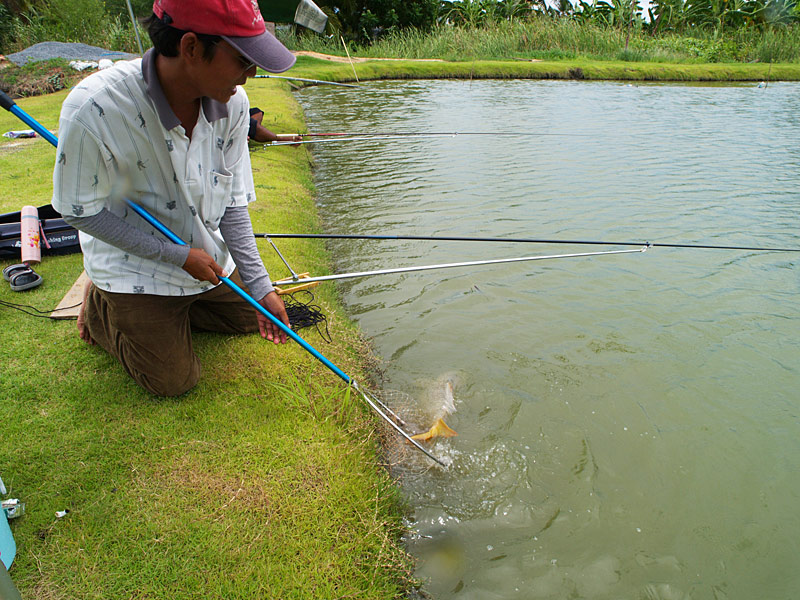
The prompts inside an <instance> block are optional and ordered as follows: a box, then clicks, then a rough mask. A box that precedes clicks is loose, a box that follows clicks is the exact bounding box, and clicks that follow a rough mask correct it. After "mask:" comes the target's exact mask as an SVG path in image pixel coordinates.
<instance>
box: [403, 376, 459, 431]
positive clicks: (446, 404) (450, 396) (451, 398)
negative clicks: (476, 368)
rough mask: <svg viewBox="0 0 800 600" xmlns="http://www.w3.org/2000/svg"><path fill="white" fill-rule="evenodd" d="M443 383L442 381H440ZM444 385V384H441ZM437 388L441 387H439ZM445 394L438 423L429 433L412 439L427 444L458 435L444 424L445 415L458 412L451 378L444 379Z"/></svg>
mask: <svg viewBox="0 0 800 600" xmlns="http://www.w3.org/2000/svg"><path fill="white" fill-rule="evenodd" d="M440 381H441V379H440ZM440 385H442V384H440ZM436 387H439V386H438V385H437V386H436ZM443 388H444V394H443V396H442V404H441V408H440V409H439V411H438V413H439V414H438V418H437V419H436V422H435V423H434V424H433V427H431V428H430V429H429V430H428V431H426V432H424V433H418V434H417V435H412V436H411V439H414V440H417V441H421V442H427V441H429V440H432V439H434V438H437V437H453V436H455V435H458V434H457V433H456V432H455V431H453V429H451V428H450V427H448V425H447V423H445V422H444V417H445V415H449V414H451V413H453V412H455V410H456V397H455V390H454V389H453V380H452V378H450V377H445V378H444V383H443Z"/></svg>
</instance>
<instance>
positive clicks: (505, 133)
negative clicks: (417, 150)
mask: <svg viewBox="0 0 800 600" xmlns="http://www.w3.org/2000/svg"><path fill="white" fill-rule="evenodd" d="M291 135H299V136H302V137H336V136H348V135H349V136H356V135H357V136H368V135H371V136H381V135H402V136H420V137H425V136H431V135H452V136H457V135H492V136H501V137H503V136H547V135H554V136H569V137H587V135H586V134H582V133H538V132H533V131H387V132H344V131H334V132H327V133H295V134H291Z"/></svg>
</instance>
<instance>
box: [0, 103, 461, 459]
mask: <svg viewBox="0 0 800 600" xmlns="http://www.w3.org/2000/svg"><path fill="white" fill-rule="evenodd" d="M0 106H2V107H3V108H5V109H6V110H8V111H10V112H11V113H12V114H14V115H16V116H17V117H19V118H20V119H21V120H22V121H24V122H25V123H26V124H28V125H29V126H30V127H31V128H32V129H33V130H34V131H36V132H37V133H39V134H40V135H41V136H42V137H43V138H45V139H46V140H47V141H48V142H50V143H51V144H52V145H53V146H54V147H58V138H57V137H56V136H54V135H53V134H52V133H50V132H49V131H48V130H47V129H45V128H44V126H42V124H41V123H39V122H38V121H37V120H36V119H34V118H33V117H31V116H30V115H29V114H28V113H26V112H25V111H24V110H22V109H21V108H19V106H17V104H16V102H14V101H13V100H12V99H11V98H9V97H8V96H7V95H6V94H5V92H2V91H0ZM45 134H46V135H45ZM125 203H126V204H127V205H128V206H129V207H130V208H131V209H133V210H134V211H135V212H136V214H138V215H139V216H140V217H142V218H143V219H144V220H145V221H147V222H148V223H149V224H150V225H152V226H153V227H155V228H156V229H157V230H158V231H159V232H161V234H163V235H164V236H165V237H166V238H167V239H169V240H170V241H171V242H173V243H175V244H178V245H179V246H186V245H187V244H186V242H184V241H183V240H182V239H181V238H180V237H178V236H177V235H176V234H175V233H174V232H173V231H172V230H171V229H169V228H168V227H167V226H166V225H164V224H163V223H162V222H161V221H159V220H158V219H157V218H156V217H154V216H153V215H151V214H150V213H149V212H148V211H147V210H146V209H144V208H143V207H141V206H139V205H138V204H136V203H135V202H134V201H133V200H130V199H128V198H125ZM219 279H220V281H221V282H222V283H224V284H225V285H227V286H228V287H229V288H231V289H232V290H233V291H234V292H235V293H236V294H238V295H239V296H240V297H241V298H242V299H243V300H244V301H246V302H247V303H248V304H249V305H250V306H252V307H253V308H254V309H256V310H257V311H258V312H260V313H261V314H262V315H264V316H265V317H267V318H268V319H269V320H270V321H272V322H273V323H274V324H275V325H277V326H278V328H280V329H281V331H283V332H284V333H285V334H286V335H288V336H289V337H290V338H291V339H293V340H294V341H295V342H297V343H298V344H300V346H301V347H302V348H303V349H304V350H305V351H306V352H308V353H309V354H311V355H312V356H313V357H314V358H316V359H317V360H318V361H320V362H321V363H322V364H323V365H325V366H326V367H327V368H328V369H330V371H331V372H333V373H334V374H335V375H336V376H337V377H339V378H340V379H341V380H342V381H344V382H345V383H346V384H348V385H349V386H351V387H352V388H353V389H354V390H356V391H357V392H358V393H359V394H361V397H362V398H364V400H365V401H366V402H367V404H368V405H369V406H370V408H372V409H373V410H374V411H375V412H376V413H378V415H379V416H380V417H381V418H382V419H383V420H384V421H386V422H387V423H388V424H389V425H390V426H391V427H392V428H394V429H395V430H396V431H397V432H398V433H399V434H400V435H402V436H403V437H404V438H405V439H406V440H407V441H408V442H410V443H411V444H413V445H414V446H415V447H416V448H417V449H418V450H420V451H421V452H423V453H424V454H425V455H426V456H427V457H428V458H430V459H431V460H433V461H434V462H436V463H438V464H439V465H441V466H446V465H445V464H444V463H443V462H442V461H441V460H439V459H438V458H436V456H434V455H433V454H431V453H430V452H429V451H428V450H427V449H426V448H424V447H423V446H422V445H421V444H420V443H419V442H418V441H417V440H415V439H413V438H412V437H411V436H410V435H409V434H408V433H406V431H405V430H404V429H403V428H402V427H401V426H400V425H399V424H398V423H397V422H396V421H395V419H396V420H397V421H400V423H403V420H402V419H401V418H400V417H399V416H398V415H396V414H395V413H394V412H392V410H391V409H390V408H389V407H388V406H386V405H385V404H384V403H383V402H381V401H380V400H379V399H378V398H376V397H375V396H373V395H372V394H370V393H368V392H367V391H366V390H364V389H362V388H361V387H360V386H359V385H358V383H357V382H356V381H355V379H353V378H352V377H350V376H349V375H348V374H347V373H345V372H344V371H342V370H341V369H340V368H339V367H337V366H336V365H335V364H333V363H332V362H331V361H330V360H328V358H327V357H326V356H325V355H323V354H322V353H321V352H319V351H318V350H317V349H316V348H314V347H313V346H312V345H311V344H309V343H308V342H307V341H305V340H304V339H303V338H302V337H300V336H299V335H298V334H297V333H295V331H293V330H292V328H291V327H289V326H287V325H286V324H285V323H284V322H283V321H281V320H280V319H279V318H277V317H276V316H275V315H273V314H272V313H271V312H269V311H268V310H267V309H266V308H264V307H263V306H261V304H259V303H258V302H257V301H256V300H255V298H253V297H252V296H251V295H250V294H248V293H247V292H245V291H244V290H243V289H242V288H241V287H239V286H238V285H237V284H236V283H235V282H233V281H231V279H230V278H229V277H220V278H219ZM379 405H380V406H379ZM384 411H385V412H384ZM387 412H388V413H389V414H391V415H392V417H394V418H392V417H390V416H389V415H388V414H386V413H387Z"/></svg>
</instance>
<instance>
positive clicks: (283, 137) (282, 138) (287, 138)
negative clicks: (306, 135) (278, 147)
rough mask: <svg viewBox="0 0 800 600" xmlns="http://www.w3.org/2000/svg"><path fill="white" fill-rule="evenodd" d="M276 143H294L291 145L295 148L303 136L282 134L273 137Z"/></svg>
mask: <svg viewBox="0 0 800 600" xmlns="http://www.w3.org/2000/svg"><path fill="white" fill-rule="evenodd" d="M275 141H276V142H296V143H294V144H292V146H293V147H295V148H296V147H297V146H299V145H300V142H302V141H303V136H302V135H298V134H296V133H282V134H280V135H277V136H276V137H275Z"/></svg>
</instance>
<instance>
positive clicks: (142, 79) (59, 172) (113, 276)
mask: <svg viewBox="0 0 800 600" xmlns="http://www.w3.org/2000/svg"><path fill="white" fill-rule="evenodd" d="M155 56H156V55H155V53H154V52H153V51H152V50H149V51H148V52H146V53H145V55H144V57H143V58H141V59H136V60H132V61H127V62H118V63H116V64H115V65H114V67H112V68H109V69H105V70H103V71H98V72H97V73H95V74H93V75H91V76H89V77H87V78H86V79H84V80H83V81H82V82H81V83H80V84H78V85H77V86H76V87H75V88H74V89H73V90H72V92H70V94H69V95H68V96H67V98H66V100H65V101H64V104H63V106H62V108H61V118H60V121H59V140H58V150H57V159H56V167H55V170H54V172H53V200H52V203H53V207H54V208H55V209H56V210H57V211H59V212H60V213H61V214H64V215H72V216H75V217H88V216H92V215H95V214H97V213H99V212H100V211H101V210H102V209H103V208H106V209H108V210H109V211H111V212H112V213H114V214H116V215H117V216H119V217H121V218H123V219H124V220H126V221H128V222H129V223H131V224H132V225H133V226H135V227H137V228H138V229H140V230H142V231H146V232H149V233H152V234H153V235H157V236H161V234H160V233H158V232H157V231H156V230H155V229H154V228H153V227H152V226H151V225H149V224H147V223H146V222H145V221H144V220H143V219H142V218H141V217H140V216H138V215H137V214H136V213H135V212H134V211H133V210H132V209H131V208H129V207H128V206H127V205H126V204H125V202H124V200H123V199H122V198H130V199H131V200H133V201H134V202H136V203H137V204H139V205H140V206H143V207H144V208H145V209H146V210H147V211H148V212H150V213H151V214H152V215H154V216H155V217H156V218H157V219H158V220H159V221H161V222H162V223H163V224H164V225H166V226H167V227H168V228H169V229H171V230H172V231H173V232H174V233H175V234H176V235H177V236H178V237H180V238H181V239H182V240H183V241H185V242H186V243H187V244H188V245H189V246H191V247H194V248H203V249H204V250H205V251H206V252H208V254H209V255H211V257H212V258H213V259H214V260H215V261H216V262H217V263H218V264H219V265H220V266H221V267H222V268H223V269H225V270H226V271H227V272H228V273H232V272H233V269H234V261H233V259H232V258H231V255H230V252H229V251H228V248H227V246H226V245H225V242H224V240H223V238H222V234H221V233H220V231H219V222H220V219H221V218H222V216H223V214H224V213H225V209H226V208H228V207H229V206H247V204H248V203H249V202H251V201H253V200H255V186H254V184H253V174H252V171H251V167H250V154H249V152H248V149H247V130H248V126H249V122H250V115H249V110H248V109H249V103H248V99H247V94H246V93H245V91H244V90H243V89H242V88H241V87H237V90H236V94H235V95H234V96H233V97H232V98H231V99H230V100H229V101H228V103H227V104H221V103H219V102H216V101H215V100H212V99H210V98H203V99H202V102H201V107H202V108H201V110H200V114H199V117H198V119H197V124H196V125H195V127H194V129H193V130H192V137H191V140H190V139H189V138H188V137H187V136H186V132H185V130H184V129H183V127H182V126H181V124H180V120H179V119H178V117H177V116H176V115H175V113H174V112H173V111H172V109H171V108H170V106H169V103H168V102H167V100H166V97H165V96H164V92H163V89H162V88H161V85H160V83H159V81H158V77H157V75H156V69H155ZM80 237H81V248H82V249H83V254H84V266H85V268H86V272H87V274H88V275H89V278H90V279H91V280H92V282H93V283H94V284H95V285H97V286H98V287H99V288H101V289H103V290H106V291H109V292H119V293H128V294H130V293H134V294H135V293H141V294H156V295H162V296H177V295H189V294H197V293H200V292H203V291H206V290H208V289H211V288H212V287H213V286H212V284H210V283H208V282H206V281H198V280H196V279H194V278H193V277H192V276H191V275H189V274H188V273H187V272H186V271H184V270H183V269H182V268H180V267H179V266H176V265H172V264H168V263H165V262H161V261H154V260H149V259H144V258H140V257H137V256H133V255H129V254H127V253H125V252H124V251H123V250H120V249H119V248H116V247H115V246H112V245H110V244H107V243H105V242H103V241H101V240H99V239H96V238H93V237H92V236H90V235H87V234H85V233H83V232H81V234H80Z"/></svg>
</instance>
